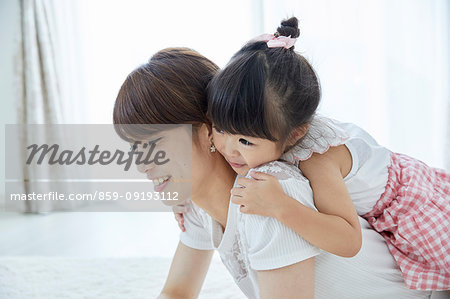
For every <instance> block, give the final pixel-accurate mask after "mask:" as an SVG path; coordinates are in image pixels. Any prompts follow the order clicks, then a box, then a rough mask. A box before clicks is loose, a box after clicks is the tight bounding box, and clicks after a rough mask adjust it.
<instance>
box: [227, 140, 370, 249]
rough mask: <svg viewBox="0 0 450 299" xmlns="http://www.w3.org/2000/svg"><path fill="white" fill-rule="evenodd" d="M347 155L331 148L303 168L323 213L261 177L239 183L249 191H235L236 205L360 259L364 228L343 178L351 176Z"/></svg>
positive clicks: (268, 177)
mask: <svg viewBox="0 0 450 299" xmlns="http://www.w3.org/2000/svg"><path fill="white" fill-rule="evenodd" d="M343 147H345V146H343ZM343 150H345V151H347V149H346V148H345V149H343V148H330V150H329V151H328V152H326V153H325V154H322V155H319V154H317V155H313V156H312V157H311V158H310V159H308V160H306V161H303V162H301V163H300V166H299V167H300V169H301V170H302V172H303V174H304V175H305V177H307V178H308V179H309V181H310V185H311V187H312V189H313V193H314V203H315V206H316V207H317V209H318V210H319V212H317V211H315V210H313V209H310V208H308V207H306V206H304V205H302V204H301V203H300V202H298V201H297V200H295V199H293V198H291V197H289V196H288V195H286V193H285V192H284V190H283V188H282V187H281V185H280V183H279V182H278V180H277V179H276V178H275V177H273V176H271V175H268V174H265V173H260V172H258V173H253V174H251V175H252V177H253V178H254V179H255V180H251V179H247V178H239V179H238V181H237V183H238V184H239V185H241V186H244V187H245V188H236V187H235V188H233V189H232V190H231V194H232V195H233V198H232V201H233V203H235V204H240V205H241V211H242V212H243V213H250V214H258V215H262V216H271V217H274V218H276V219H277V220H279V221H280V222H282V223H283V224H284V225H286V226H287V227H289V228H291V229H292V230H294V231H295V232H296V233H297V234H299V235H300V236H301V237H302V238H304V239H305V240H307V241H308V242H310V243H311V244H313V245H315V246H317V247H319V248H321V249H323V250H325V251H328V252H330V253H333V254H335V255H339V256H343V257H352V256H355V255H356V254H357V253H358V251H359V249H360V248H361V242H362V241H361V227H360V224H359V221H358V216H357V213H356V210H355V208H354V206H353V202H352V201H351V199H350V195H349V193H348V191H347V188H346V186H345V183H344V180H343V172H348V169H347V168H348V167H345V165H344V164H345V163H341V161H342V158H343V157H345V154H346V153H345V152H344V151H343ZM350 159H351V157H350ZM350 166H351V164H350ZM350 168H351V167H350ZM344 174H346V173H344ZM274 199H277V200H274Z"/></svg>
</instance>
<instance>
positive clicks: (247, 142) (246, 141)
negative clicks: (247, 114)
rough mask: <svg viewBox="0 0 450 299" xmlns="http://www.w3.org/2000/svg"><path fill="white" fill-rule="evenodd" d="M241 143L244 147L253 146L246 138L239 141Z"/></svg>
mask: <svg viewBox="0 0 450 299" xmlns="http://www.w3.org/2000/svg"><path fill="white" fill-rule="evenodd" d="M239 142H240V143H242V144H243V145H253V143H251V142H250V141H248V140H245V139H244V138H241V139H239Z"/></svg>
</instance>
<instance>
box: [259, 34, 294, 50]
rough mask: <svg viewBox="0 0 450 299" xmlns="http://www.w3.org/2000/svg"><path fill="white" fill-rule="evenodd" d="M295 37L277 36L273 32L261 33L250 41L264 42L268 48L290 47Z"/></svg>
mask: <svg viewBox="0 0 450 299" xmlns="http://www.w3.org/2000/svg"><path fill="white" fill-rule="evenodd" d="M296 41H297V39H296V38H291V36H278V37H276V36H275V35H273V34H261V35H260V36H257V37H255V38H254V39H252V40H251V42H266V43H267V47H269V48H285V49H289V48H291V47H292V46H293V45H294V44H295V42H296Z"/></svg>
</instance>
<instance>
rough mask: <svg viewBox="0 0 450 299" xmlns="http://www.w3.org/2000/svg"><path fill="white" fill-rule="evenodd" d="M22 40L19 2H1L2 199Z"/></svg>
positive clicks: (14, 114) (8, 0)
mask: <svg viewBox="0 0 450 299" xmlns="http://www.w3.org/2000/svg"><path fill="white" fill-rule="evenodd" d="M19 38H20V7H19V1H18V0H2V1H1V2H0V45H1V50H0V66H1V67H0V125H1V128H0V144H1V146H0V198H2V197H3V196H4V194H5V185H4V181H5V129H4V125H5V124H12V123H15V122H16V113H15V111H16V108H15V107H16V106H15V102H16V99H17V96H18V95H17V89H16V87H17V85H15V83H16V82H15V75H14V74H15V59H16V57H17V56H16V55H17V53H18V52H17V51H18V49H19V48H18V47H19Z"/></svg>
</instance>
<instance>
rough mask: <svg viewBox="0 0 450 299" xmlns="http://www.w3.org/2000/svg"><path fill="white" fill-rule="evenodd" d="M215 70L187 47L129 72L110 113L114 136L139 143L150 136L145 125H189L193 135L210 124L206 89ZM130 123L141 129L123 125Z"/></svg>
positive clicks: (170, 50) (169, 51)
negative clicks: (205, 124) (117, 135)
mask: <svg viewBox="0 0 450 299" xmlns="http://www.w3.org/2000/svg"><path fill="white" fill-rule="evenodd" d="M218 69H219V68H218V67H217V65H216V64H214V63H213V62H212V61H211V60H209V59H207V58H206V57H204V56H202V55H201V54H199V53H198V52H196V51H194V50H191V49H188V48H167V49H164V50H161V51H159V52H157V53H156V54H155V55H153V56H152V57H151V58H150V60H149V61H148V63H146V64H144V65H141V66H140V67H138V68H137V69H135V70H134V71H133V72H131V73H130V74H129V75H128V76H127V78H126V79H125V82H124V83H123V84H122V87H121V88H120V91H119V94H118V95H117V99H116V102H115V105H114V112H113V121H114V124H115V125H118V126H115V128H116V131H117V133H118V134H119V135H120V136H121V137H122V138H124V139H126V140H130V141H132V140H141V139H142V137H146V135H149V134H151V133H152V132H149V131H148V130H149V127H150V126H145V125H147V124H152V125H153V126H151V127H152V128H155V126H154V125H155V124H163V125H166V124H173V125H179V124H192V129H193V130H192V132H193V134H194V136H195V134H196V129H198V127H200V125H201V124H203V123H209V120H208V118H207V117H206V112H207V104H208V103H207V97H206V87H207V85H208V83H209V82H210V81H211V79H212V77H213V76H214V75H215V73H216V72H217V70H218ZM131 124H133V125H134V124H138V125H142V126H126V125H131ZM123 125H125V126H123ZM139 128H141V129H139ZM159 129H160V128H155V130H159Z"/></svg>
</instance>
